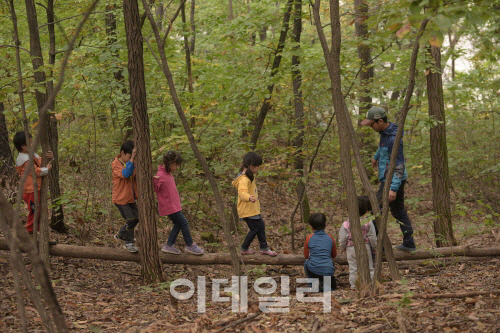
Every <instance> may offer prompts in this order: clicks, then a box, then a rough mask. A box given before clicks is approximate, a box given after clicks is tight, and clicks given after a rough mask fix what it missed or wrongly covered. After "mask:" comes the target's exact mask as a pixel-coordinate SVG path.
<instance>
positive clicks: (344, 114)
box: [313, 0, 370, 293]
mask: <svg viewBox="0 0 500 333" xmlns="http://www.w3.org/2000/svg"><path fill="white" fill-rule="evenodd" d="M320 3H321V1H320V0H315V3H314V7H313V13H314V21H315V25H316V30H317V32H318V37H319V39H320V41H321V47H322V49H323V54H324V57H325V61H326V65H327V68H328V73H329V75H330V81H331V84H332V101H333V106H334V108H335V113H336V116H337V123H338V126H339V129H338V135H339V141H340V167H341V171H342V183H343V188H344V191H345V192H346V195H347V208H348V211H349V220H350V221H351V224H350V225H351V232H352V237H353V242H354V249H355V252H356V262H357V263H358V279H359V283H360V290H361V292H362V293H365V292H366V291H367V290H368V288H369V284H370V272H369V268H368V253H367V251H366V247H365V242H364V240H363V235H362V233H361V225H360V223H359V212H358V200H357V195H356V187H355V184H354V176H353V172H352V165H351V145H352V144H351V136H352V135H351V132H350V130H349V122H350V121H351V119H350V117H349V113H348V110H347V108H346V105H345V101H344V96H343V95H342V86H341V76H340V46H341V31H340V16H339V1H338V0H330V22H331V26H330V27H331V38H332V40H331V45H332V46H331V50H330V49H329V47H328V42H327V40H326V37H325V34H324V32H323V28H322V26H321V19H320V14H319V7H320ZM351 126H352V124H351ZM352 148H354V149H355V148H356V147H352Z"/></svg>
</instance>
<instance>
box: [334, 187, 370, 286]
mask: <svg viewBox="0 0 500 333" xmlns="http://www.w3.org/2000/svg"><path fill="white" fill-rule="evenodd" d="M358 207H359V216H360V217H361V216H363V215H365V214H366V213H367V212H368V211H370V210H371V208H372V206H371V204H370V199H369V198H368V196H360V197H358ZM360 222H361V224H363V222H364V223H365V224H364V225H362V226H361V232H362V233H363V238H364V242H365V246H366V250H367V251H368V263H369V265H370V276H371V278H372V279H373V272H374V270H373V256H372V255H371V253H372V249H375V248H376V247H377V236H376V233H375V225H374V224H373V221H370V220H368V219H367V218H364V219H361V221H360ZM370 245H371V248H370ZM339 246H340V248H342V249H344V250H345V251H346V255H347V263H348V264H349V283H350V284H351V289H352V290H354V289H356V274H357V272H358V265H357V262H356V252H355V251H354V243H353V241H352V235H351V228H350V224H349V220H347V221H344V223H342V226H341V227H340V230H339Z"/></svg>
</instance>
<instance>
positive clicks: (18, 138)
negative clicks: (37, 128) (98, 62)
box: [12, 131, 31, 152]
mask: <svg viewBox="0 0 500 333" xmlns="http://www.w3.org/2000/svg"><path fill="white" fill-rule="evenodd" d="M30 138H31V134H30ZM12 141H13V142H14V147H16V149H17V151H19V152H21V151H23V148H21V147H22V146H27V145H28V144H27V143H26V134H25V133H24V131H19V132H17V133H16V134H14V139H13V140H12Z"/></svg>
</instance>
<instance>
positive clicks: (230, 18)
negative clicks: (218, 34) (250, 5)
mask: <svg viewBox="0 0 500 333" xmlns="http://www.w3.org/2000/svg"><path fill="white" fill-rule="evenodd" d="M227 9H228V15H227V18H228V19H229V21H232V20H233V0H229V1H228V6H227Z"/></svg>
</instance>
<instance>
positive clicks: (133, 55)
mask: <svg viewBox="0 0 500 333" xmlns="http://www.w3.org/2000/svg"><path fill="white" fill-rule="evenodd" d="M123 15H124V19H125V32H126V35H127V49H128V72H129V87H130V104H131V107H132V116H133V123H132V124H133V129H134V143H135V147H136V148H137V155H136V156H137V157H136V161H135V164H136V170H137V171H136V175H137V185H138V186H137V191H138V192H139V196H138V200H137V203H138V208H139V221H140V231H141V232H140V237H139V246H140V249H141V251H140V258H141V275H142V278H143V279H144V280H145V281H146V282H155V281H163V275H162V267H161V262H160V259H159V256H158V252H159V251H158V235H157V227H156V213H155V199H154V191H153V170H152V165H151V163H152V162H151V161H152V157H151V147H150V135H149V117H148V106H147V102H146V84H145V81H144V63H143V49H142V47H143V45H142V33H141V20H140V17H139V7H138V5H137V0H124V1H123Z"/></svg>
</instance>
